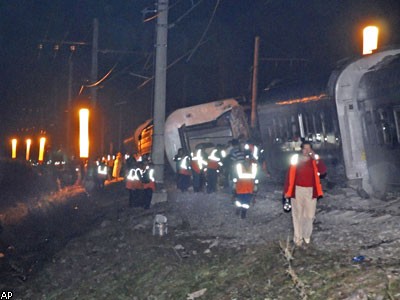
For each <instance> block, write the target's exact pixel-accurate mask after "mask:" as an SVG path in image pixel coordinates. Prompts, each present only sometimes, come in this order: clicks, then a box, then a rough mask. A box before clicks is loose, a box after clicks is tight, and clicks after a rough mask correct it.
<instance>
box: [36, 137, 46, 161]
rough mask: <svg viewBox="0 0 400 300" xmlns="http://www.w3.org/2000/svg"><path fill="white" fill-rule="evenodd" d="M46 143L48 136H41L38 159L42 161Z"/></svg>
mask: <svg viewBox="0 0 400 300" xmlns="http://www.w3.org/2000/svg"><path fill="white" fill-rule="evenodd" d="M45 144H46V138H45V137H41V138H40V139H39V158H38V161H39V162H42V161H43V158H44V145H45Z"/></svg>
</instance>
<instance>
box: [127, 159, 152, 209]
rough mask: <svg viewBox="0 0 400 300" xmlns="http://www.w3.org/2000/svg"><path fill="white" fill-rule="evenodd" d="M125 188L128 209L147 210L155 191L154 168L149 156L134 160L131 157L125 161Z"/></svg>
mask: <svg viewBox="0 0 400 300" xmlns="http://www.w3.org/2000/svg"><path fill="white" fill-rule="evenodd" d="M125 187H126V188H127V190H128V192H129V200H128V203H129V207H142V208H144V209H149V208H150V205H151V199H152V196H153V192H154V191H155V189H156V183H155V178H154V167H153V164H152V162H151V159H150V156H148V155H143V156H140V157H138V158H137V159H135V157H134V156H133V155H132V156H130V157H129V158H128V159H127V161H126V177H125Z"/></svg>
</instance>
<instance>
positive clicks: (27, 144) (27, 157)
mask: <svg viewBox="0 0 400 300" xmlns="http://www.w3.org/2000/svg"><path fill="white" fill-rule="evenodd" d="M31 145H32V140H31V139H26V154H25V159H26V160H29V158H30V154H31Z"/></svg>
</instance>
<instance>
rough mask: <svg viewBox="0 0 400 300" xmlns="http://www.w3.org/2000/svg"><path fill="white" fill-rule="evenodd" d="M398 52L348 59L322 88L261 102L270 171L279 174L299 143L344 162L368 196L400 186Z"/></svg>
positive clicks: (291, 90) (293, 91) (296, 90)
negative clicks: (399, 174)
mask: <svg viewBox="0 0 400 300" xmlns="http://www.w3.org/2000/svg"><path fill="white" fill-rule="evenodd" d="M399 53H400V49H387V50H383V51H379V52H376V53H374V54H371V55H368V56H364V57H359V58H355V59H352V60H347V61H345V62H342V63H341V65H340V66H339V67H338V68H337V69H336V70H334V71H333V72H332V73H331V74H330V76H329V80H327V81H326V83H325V84H324V82H323V81H322V85H317V86H313V87H312V88H305V87H307V86H308V84H307V85H306V84H304V85H302V86H301V88H299V86H297V87H295V88H292V87H288V86H286V87H284V89H283V92H281V93H280V94H279V93H275V94H274V93H270V94H268V93H266V94H265V95H263V96H262V97H260V98H261V99H260V100H261V101H260V104H259V109H258V115H259V120H260V121H259V123H260V132H261V134H262V138H263V140H264V143H265V148H266V149H267V153H269V162H270V166H271V167H272V168H275V169H276V170H283V169H285V168H286V167H287V165H288V163H289V159H288V157H289V156H290V154H291V152H293V151H296V150H299V146H300V143H301V140H303V139H305V140H310V141H312V142H313V144H314V147H315V148H316V149H317V151H318V152H320V153H321V154H322V156H323V157H324V159H326V160H328V161H331V162H332V163H333V164H335V163H337V162H340V161H342V162H343V166H344V171H345V176H346V177H347V179H350V180H355V181H358V182H359V183H360V186H361V187H362V188H363V189H364V190H365V191H367V192H368V193H373V192H379V193H383V194H384V193H386V192H387V191H392V190H394V189H396V188H398V187H399V186H400V177H399V176H396V175H397V174H398V173H399V172H400V155H399V154H400V152H399V150H400V148H399V147H400V121H399V119H400V68H399V66H400V64H399V60H400V58H399V57H400V54H399Z"/></svg>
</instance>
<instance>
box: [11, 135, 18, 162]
mask: <svg viewBox="0 0 400 300" xmlns="http://www.w3.org/2000/svg"><path fill="white" fill-rule="evenodd" d="M11 147H12V149H11V158H12V159H14V158H17V139H12V140H11Z"/></svg>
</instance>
